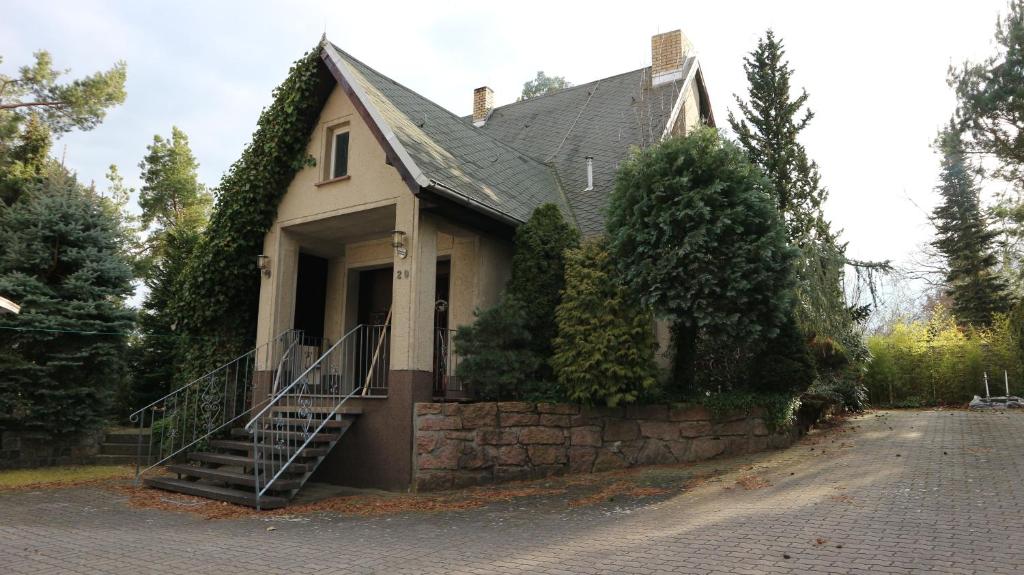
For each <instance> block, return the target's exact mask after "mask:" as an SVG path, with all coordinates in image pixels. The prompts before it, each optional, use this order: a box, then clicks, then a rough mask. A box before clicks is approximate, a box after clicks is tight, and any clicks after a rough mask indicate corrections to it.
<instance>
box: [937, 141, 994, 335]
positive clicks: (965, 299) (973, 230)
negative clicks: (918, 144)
mask: <svg viewBox="0 0 1024 575" xmlns="http://www.w3.org/2000/svg"><path fill="white" fill-rule="evenodd" d="M935 145H936V147H937V148H938V150H939V151H940V152H941V153H942V171H941V174H940V176H939V178H940V183H939V185H938V186H937V188H936V191H937V192H938V193H939V195H940V196H942V203H941V204H939V206H937V207H936V208H935V210H934V211H933V212H932V223H933V225H934V226H935V235H936V238H935V240H934V241H933V242H932V245H933V246H934V247H935V248H936V249H937V250H938V251H939V253H940V254H942V257H943V258H944V259H945V262H946V277H945V283H946V285H945V288H946V290H947V293H948V294H949V296H950V297H951V298H952V300H953V315H954V316H956V318H957V319H958V320H959V321H960V322H963V323H965V324H968V325H976V326H985V325H988V324H989V323H990V322H991V321H992V315H993V314H995V313H1001V312H1005V311H1007V310H1008V309H1009V296H1008V294H1007V289H1006V283H1005V281H1004V280H1003V279H1002V278H1001V277H1000V276H999V275H998V273H996V266H997V265H998V263H999V260H998V258H997V257H996V254H995V251H994V249H993V245H992V244H993V240H994V239H995V237H996V235H997V232H996V231H994V230H991V229H989V226H988V222H986V220H985V216H984V214H983V212H982V208H981V197H980V191H979V189H978V185H977V183H976V181H975V174H974V172H973V170H972V168H971V165H970V163H969V161H968V159H967V157H966V155H965V154H966V152H965V150H964V143H963V139H962V137H961V135H960V132H959V131H958V130H957V128H956V126H955V125H954V124H953V122H951V123H950V125H949V126H948V127H947V128H946V129H945V130H944V131H943V132H942V133H941V134H940V135H939V137H938V139H937V140H936V144H935Z"/></svg>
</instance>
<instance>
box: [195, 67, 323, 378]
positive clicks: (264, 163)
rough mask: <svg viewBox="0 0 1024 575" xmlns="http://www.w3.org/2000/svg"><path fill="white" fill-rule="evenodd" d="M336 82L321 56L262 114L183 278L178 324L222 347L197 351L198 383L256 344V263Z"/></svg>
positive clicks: (295, 74)
mask: <svg viewBox="0 0 1024 575" xmlns="http://www.w3.org/2000/svg"><path fill="white" fill-rule="evenodd" d="M332 84H333V80H332V79H331V77H330V74H329V73H328V72H327V71H326V69H325V68H324V66H323V64H322V63H321V60H320V50H319V48H317V49H315V50H313V51H311V52H309V53H308V54H306V55H305V56H304V57H303V58H302V59H300V60H299V61H297V62H296V63H295V64H294V65H293V66H292V68H291V70H290V72H289V74H288V77H287V78H286V79H285V81H284V82H283V83H282V84H281V85H280V86H278V87H277V88H276V89H275V90H274V97H273V101H272V103H271V104H270V106H269V107H267V108H266V109H264V110H263V112H262V113H261V114H260V119H259V122H258V127H257V129H256V132H255V134H253V139H252V141H251V142H250V143H249V144H248V145H247V146H246V148H245V150H244V151H243V152H242V157H241V158H240V159H239V160H238V161H236V162H235V163H234V164H233V165H232V166H231V168H230V169H229V170H228V172H227V173H226V174H225V175H224V178H223V179H222V180H221V183H220V186H219V187H218V191H217V200H216V204H215V206H214V209H213V212H212V214H211V216H210V222H209V225H208V226H207V228H206V230H205V231H204V233H203V236H202V238H201V239H200V241H199V243H198V245H197V246H196V249H195V252H194V256H193V257H192V258H191V260H190V261H189V264H188V265H187V267H186V268H185V270H184V273H183V274H182V278H181V288H180V292H179V294H180V295H179V302H178V305H177V306H176V308H175V320H176V323H177V325H178V328H179V329H180V330H182V332H183V333H184V334H185V335H189V336H192V337H197V338H199V337H205V338H211V339H213V340H214V341H216V343H215V344H211V345H207V346H192V347H191V348H189V350H188V353H187V357H185V358H183V363H184V367H185V368H186V369H185V370H183V374H182V375H183V376H184V377H188V376H189V375H190V372H191V374H195V375H197V374H198V373H197V372H199V373H201V372H202V371H203V370H204V369H205V368H208V367H213V366H215V365H218V364H219V363H223V362H224V361H226V360H227V359H230V358H231V357H234V356H236V355H238V354H239V353H241V352H242V351H244V350H245V349H246V348H247V347H248V346H249V345H250V344H252V342H253V339H254V338H255V331H256V314H257V310H258V306H257V303H258V299H259V285H260V276H259V274H258V273H257V272H256V270H255V268H254V263H253V262H254V261H255V260H254V258H255V257H256V255H257V254H259V253H261V251H262V249H263V237H264V235H265V234H266V232H267V230H268V229H270V226H271V225H272V224H273V221H274V217H275V215H276V213H277V206H278V203H279V202H280V200H281V198H282V197H283V196H284V193H285V191H286V190H287V188H288V184H289V183H290V182H291V180H292V178H293V177H294V175H295V173H296V172H297V171H298V170H300V169H302V168H303V167H305V166H308V165H311V164H312V163H313V158H311V157H309V155H308V154H307V153H306V145H307V143H308V141H309V135H310V134H311V133H312V131H313V128H314V126H315V125H316V121H317V118H318V117H319V114H320V110H321V108H322V107H323V104H324V102H325V101H326V98H327V96H328V95H329V94H330V87H331V85H332Z"/></svg>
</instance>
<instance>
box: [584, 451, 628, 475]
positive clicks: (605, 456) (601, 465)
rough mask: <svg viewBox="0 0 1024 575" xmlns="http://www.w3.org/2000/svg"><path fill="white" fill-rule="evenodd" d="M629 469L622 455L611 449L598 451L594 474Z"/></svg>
mask: <svg viewBox="0 0 1024 575" xmlns="http://www.w3.org/2000/svg"><path fill="white" fill-rule="evenodd" d="M626 467H629V465H628V464H627V463H626V461H625V460H624V459H623V458H622V456H621V455H619V454H618V453H615V452H613V451H611V450H610V449H598V450H597V457H596V458H595V459H594V465H593V470H594V472H595V473H596V472H600V471H611V470H612V469H625V468H626Z"/></svg>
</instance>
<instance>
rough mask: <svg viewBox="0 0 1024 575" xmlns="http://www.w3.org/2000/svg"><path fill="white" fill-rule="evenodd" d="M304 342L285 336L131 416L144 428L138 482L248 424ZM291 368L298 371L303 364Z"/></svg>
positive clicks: (296, 336)
mask: <svg viewBox="0 0 1024 575" xmlns="http://www.w3.org/2000/svg"><path fill="white" fill-rule="evenodd" d="M302 340H303V335H302V332H301V331H296V330H288V331H286V332H283V333H282V334H280V335H279V336H278V337H276V338H275V339H274V340H273V341H270V342H268V343H265V344H263V345H261V346H259V347H257V348H255V349H253V350H250V351H249V352H247V353H244V354H242V355H240V356H238V357H236V358H235V359H233V360H231V361H229V362H227V363H225V364H224V365H222V366H220V367H218V368H216V369H214V370H213V371H210V372H209V373H206V374H205V375H203V376H201V377H198V378H196V379H194V380H192V381H190V382H188V383H186V384H185V385H183V386H181V387H179V388H178V389H176V390H174V391H172V392H170V393H168V394H167V395H165V396H163V397H161V398H160V399H157V400H156V401H154V402H152V403H150V404H149V405H147V406H145V407H143V408H141V409H139V410H138V411H136V412H135V413H133V414H131V416H130V417H129V420H130V421H131V422H132V424H133V425H135V426H138V430H139V435H138V440H137V441H138V442H137V448H136V463H135V480H136V481H138V480H139V478H140V477H141V476H142V475H143V474H144V473H146V472H147V471H149V470H150V469H152V468H154V467H156V466H158V465H160V464H162V463H164V462H166V461H168V460H170V459H171V458H173V457H175V456H176V455H178V454H180V453H182V452H184V451H186V450H188V449H189V448H192V447H194V446H196V445H199V444H201V443H202V442H204V441H206V440H207V439H208V438H209V437H210V436H211V435H213V434H215V433H218V432H220V431H221V430H224V429H226V428H227V427H228V426H230V425H231V424H233V423H236V422H239V423H240V422H243V421H246V418H247V416H248V415H249V414H250V413H251V412H252V411H253V409H254V407H255V408H259V407H260V405H261V403H264V402H265V401H267V399H266V398H267V395H268V393H269V391H270V382H271V379H272V378H273V377H274V374H275V372H280V371H281V369H280V368H281V366H282V363H283V361H282V360H284V359H286V356H284V355H283V352H284V350H286V349H289V348H294V346H296V345H297V344H298V343H300V342H301V341H302ZM297 342H298V343H297ZM292 369H293V373H295V372H297V371H298V366H295V367H293V368H292ZM261 384H262V385H261ZM261 387H262V389H261ZM147 428H149V433H148V434H147V433H145V430H146V429H147Z"/></svg>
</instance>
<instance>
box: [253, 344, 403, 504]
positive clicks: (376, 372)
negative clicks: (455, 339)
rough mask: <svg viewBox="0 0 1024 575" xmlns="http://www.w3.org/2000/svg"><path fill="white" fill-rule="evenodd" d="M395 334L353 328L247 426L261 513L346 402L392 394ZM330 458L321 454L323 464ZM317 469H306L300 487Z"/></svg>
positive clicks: (318, 458) (310, 466)
mask: <svg viewBox="0 0 1024 575" xmlns="http://www.w3.org/2000/svg"><path fill="white" fill-rule="evenodd" d="M389 331H390V330H389V327H388V326H386V325H385V326H366V325H360V326H357V327H355V328H353V329H352V330H351V331H349V332H348V333H346V334H345V335H344V336H343V337H342V338H341V339H340V340H338V342H337V343H335V344H334V345H332V346H331V347H330V349H328V350H327V351H326V352H325V353H324V354H323V355H321V356H320V357H319V359H317V361H316V362H314V363H313V364H312V365H310V366H309V367H308V368H307V369H306V370H304V371H303V372H302V373H300V374H299V375H298V376H297V377H296V378H295V379H294V380H293V381H292V382H291V383H289V384H288V386H286V387H285V388H283V389H282V390H281V391H280V392H279V393H278V394H277V395H275V396H274V397H273V398H272V399H271V400H270V401H269V402H268V403H267V405H265V406H264V407H263V408H262V409H260V410H259V411H258V412H256V414H255V415H254V416H253V417H252V419H251V420H250V421H249V423H247V424H246V426H245V428H246V430H248V431H249V432H250V433H251V434H252V443H253V446H252V453H253V479H254V481H255V488H256V489H255V491H256V501H257V507H258V506H259V498H260V497H262V496H263V495H264V494H265V493H266V492H267V491H268V490H269V489H271V488H272V487H273V485H274V482H275V481H277V479H278V478H279V477H281V476H282V474H284V473H286V472H289V466H291V465H292V463H293V462H294V461H295V460H296V459H297V458H299V457H303V453H302V452H303V450H305V449H307V447H309V445H310V443H311V442H312V441H313V438H314V437H315V436H316V434H317V433H320V431H321V430H323V428H324V427H325V426H326V425H328V422H329V421H331V420H332V419H335V417H336V416H337V414H338V413H339V412H340V410H341V409H342V407H343V406H344V404H345V402H347V401H348V400H349V399H351V398H352V397H356V396H360V395H367V394H368V393H366V394H364V393H363V391H364V390H381V389H383V390H385V391H386V390H387V370H388V361H387V360H388V355H389V349H390V343H391V342H390V337H389V335H388V334H389ZM378 378H383V381H377V379H378ZM324 455H325V454H318V455H317V456H316V458H315V459H317V462H319V460H320V459H322V458H323V456H324ZM314 467H315V465H306V467H304V471H303V475H302V478H301V481H300V484H301V483H305V481H306V479H308V478H309V475H310V474H312V469H313V468H314Z"/></svg>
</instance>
